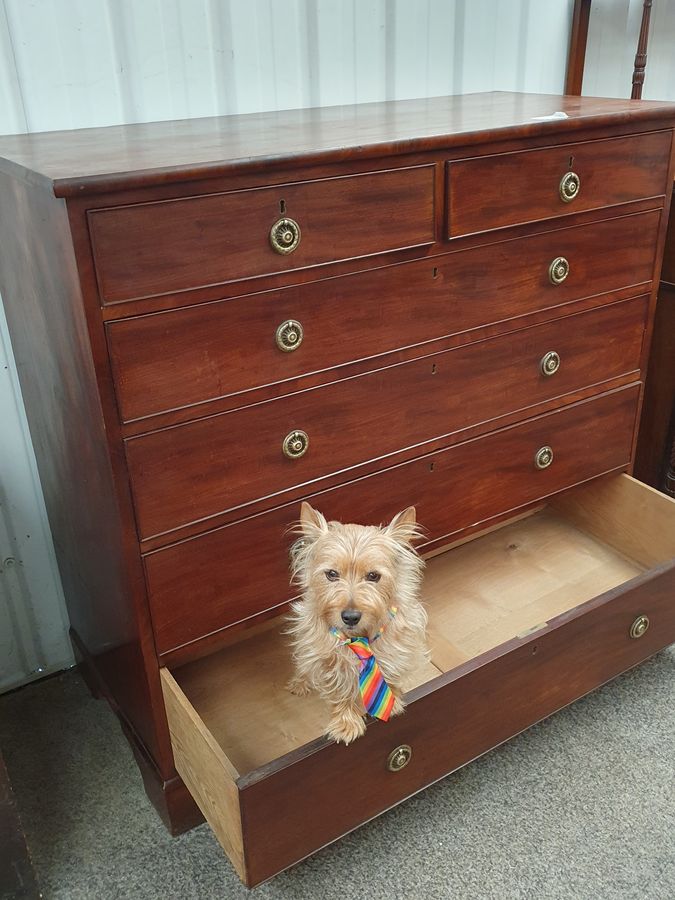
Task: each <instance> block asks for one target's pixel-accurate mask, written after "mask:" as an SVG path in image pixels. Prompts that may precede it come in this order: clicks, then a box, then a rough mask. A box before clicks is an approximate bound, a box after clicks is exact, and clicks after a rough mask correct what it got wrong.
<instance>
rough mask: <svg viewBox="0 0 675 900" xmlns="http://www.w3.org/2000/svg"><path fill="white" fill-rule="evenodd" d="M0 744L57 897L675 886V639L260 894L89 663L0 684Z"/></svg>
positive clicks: (435, 894)
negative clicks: (125, 731)
mask: <svg viewBox="0 0 675 900" xmlns="http://www.w3.org/2000/svg"><path fill="white" fill-rule="evenodd" d="M0 746H1V747H2V750H3V753H4V755H5V759H6V762H7V766H8V768H9V771H10V777H11V778H12V782H13V786H14V789H15V791H16V794H17V797H18V800H19V803H20V806H21V810H22V815H23V821H24V825H25V828H26V832H27V835H28V839H29V843H30V846H31V849H32V852H33V857H34V862H35V866H36V869H37V874H38V878H39V879H40V883H41V886H42V889H43V893H44V896H45V898H47V900H118V898H119V900H122V898H130V900H146V898H147V900H193V898H194V900H220V898H227V900H230V898H232V900H238V898H244V897H253V898H255V900H263V898H264V900H268V898H270V900H271V898H278V900H281V898H283V900H305V898H306V900H333V898H335V900H337V898H339V900H350V898H357V897H358V898H360V897H364V898H366V900H371V898H372V900H380V898H385V900H399V898H408V897H410V898H415V900H436V898H438V900H441V898H443V900H445V898H453V900H492V898H499V900H516V898H518V900H519V898H528V900H530V898H531V900H548V898H551V900H553V898H556V900H558V898H565V900H614V898H621V900H632V898H635V900H674V898H675V648H671V649H670V650H667V651H664V652H663V653H661V654H660V655H659V656H657V657H656V658H654V659H653V660H651V661H650V662H648V663H646V664H645V665H643V666H642V667H640V668H639V669H636V670H634V671H632V672H630V673H628V674H627V675H624V676H623V677H621V678H619V679H617V680H616V681H614V682H613V683H612V684H610V685H607V686H606V687H604V688H602V689H601V690H599V691H597V692H596V693H594V694H592V695H591V696H589V697H587V698H586V699H584V700H582V701H580V702H579V703H577V704H575V705H574V706H573V707H570V708H569V709H567V710H564V711H563V712H561V713H558V714H557V715H556V716H554V717H552V718H551V719H549V720H547V721H545V722H543V723H541V724H540V725H538V726H536V727H534V728H532V729H531V730H530V731H528V732H527V733H525V734H523V735H521V736H520V737H518V738H515V739H514V740H513V741H511V742H510V743H509V744H507V745H505V746H504V747H502V748H500V749H498V750H496V751H494V752H492V753H490V754H488V755H487V756H485V757H483V758H482V759H480V760H478V761H477V762H475V763H473V764H472V765H470V766H467V767H466V768H465V769H463V770H461V771H460V772H458V773H456V774H455V775H452V776H450V777H449V778H447V779H445V780H444V781H443V782H441V783H440V784H437V785H435V786H433V787H431V788H429V789H428V790H426V791H424V792H423V793H422V794H420V795H418V796H417V797H415V798H413V799H412V800H410V801H408V802H407V803H405V804H403V805H402V806H400V807H398V808H397V809H395V810H393V811H391V812H389V813H387V814H386V815H384V816H382V817H380V818H379V819H378V820H376V821H375V822H372V823H370V824H368V825H366V826H364V827H363V828H361V829H360V830H359V831H357V832H355V833H354V834H352V835H349V836H348V837H346V838H344V839H343V840H341V841H339V842H338V843H336V844H334V845H333V846H331V847H329V848H327V849H325V850H323V851H321V852H320V853H318V854H317V855H316V856H314V857H313V858H311V859H310V860H308V861H306V862H305V863H302V864H300V865H299V866H296V867H295V868H294V869H292V870H290V871H289V872H286V873H284V874H282V875H280V876H278V877H277V878H276V879H274V880H273V881H271V882H269V883H268V884H266V885H263V886H261V887H260V888H257V889H256V890H255V891H254V892H253V893H250V892H248V891H247V890H246V889H245V888H243V887H242V886H241V884H240V883H239V881H238V879H237V877H236V876H235V874H234V872H233V870H232V868H231V867H230V865H229V863H228V861H227V860H226V858H225V857H224V856H223V854H222V852H221V851H220V849H219V846H218V844H217V843H216V841H215V839H214V838H213V836H212V834H211V832H210V831H209V829H208V827H207V826H205V825H203V826H201V827H200V828H197V829H195V830H193V831H192V832H190V833H189V834H186V835H183V836H182V837H180V838H175V839H172V838H171V837H169V835H168V833H167V832H166V831H165V829H164V827H163V825H162V824H161V822H160V820H159V818H158V817H157V815H156V813H155V812H154V810H153V808H152V807H151V805H150V803H149V802H148V800H147V799H146V797H145V794H144V792H143V787H142V784H141V779H140V775H139V773H138V771H137V769H136V767H135V765H134V762H133V758H132V755H131V751H130V750H129V747H128V746H127V744H126V741H125V740H124V738H123V736H122V733H121V730H120V728H119V726H118V724H117V721H116V719H115V718H114V716H113V715H112V713H111V712H110V711H109V709H108V708H107V706H106V705H105V703H104V702H102V701H96V700H93V699H92V698H91V697H90V696H89V694H88V693H87V691H86V689H85V687H84V684H83V683H82V681H81V679H80V677H79V676H78V675H77V673H76V672H74V671H73V672H69V673H66V674H64V675H62V676H59V677H56V678H52V679H49V680H46V681H43V682H40V683H37V684H34V685H30V686H28V687H26V688H24V689H22V690H20V691H17V692H15V693H13V694H9V695H6V696H4V697H0ZM328 814H329V813H328Z"/></svg>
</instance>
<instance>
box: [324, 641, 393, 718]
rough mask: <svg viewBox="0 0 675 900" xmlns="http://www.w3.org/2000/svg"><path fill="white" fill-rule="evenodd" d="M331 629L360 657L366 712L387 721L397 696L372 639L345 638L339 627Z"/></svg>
mask: <svg viewBox="0 0 675 900" xmlns="http://www.w3.org/2000/svg"><path fill="white" fill-rule="evenodd" d="M331 630H332V631H333V633H334V634H336V635H337V636H338V637H339V638H340V643H341V644H343V645H344V646H345V647H349V649H350V650H351V651H352V652H353V653H355V654H356V655H357V656H358V658H359V691H360V693H361V699H362V700H363V705H364V706H365V708H366V712H367V713H368V714H369V715H371V716H374V717H375V718H376V719H382V721H383V722H386V721H387V720H388V719H389V716H390V715H391V711H392V708H393V706H394V700H395V697H394V695H393V693H392V690H391V688H390V687H389V685H388V684H387V682H386V681H385V680H384V677H383V675H382V672H381V671H380V667H379V666H378V664H377V660H376V659H375V654H374V653H373V651H372V650H371V649H370V640H369V639H368V638H367V637H355V638H345V636H344V635H343V634H342V633H341V632H340V631H338V630H337V628H333V629H331ZM378 637H379V635H378Z"/></svg>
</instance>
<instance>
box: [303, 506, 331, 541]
mask: <svg viewBox="0 0 675 900" xmlns="http://www.w3.org/2000/svg"><path fill="white" fill-rule="evenodd" d="M300 531H301V532H302V534H303V536H304V537H306V538H309V539H310V540H316V538H318V537H319V536H320V535H322V534H324V533H325V532H326V531H328V523H327V522H326V520H325V519H324V517H323V516H322V515H321V513H320V512H319V510H318V509H314V507H313V506H310V504H309V503H307V501H306V500H304V501H303V503H302V506H301V507H300Z"/></svg>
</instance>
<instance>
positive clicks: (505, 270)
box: [107, 211, 660, 421]
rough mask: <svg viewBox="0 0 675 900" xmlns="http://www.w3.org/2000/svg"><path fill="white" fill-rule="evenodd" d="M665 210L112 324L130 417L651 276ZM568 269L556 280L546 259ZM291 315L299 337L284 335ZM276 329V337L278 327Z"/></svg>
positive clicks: (121, 395) (124, 410) (118, 379)
mask: <svg viewBox="0 0 675 900" xmlns="http://www.w3.org/2000/svg"><path fill="white" fill-rule="evenodd" d="M659 219H660V213H659V212H658V211H652V212H647V213H640V214H638V215H633V216H624V217H621V218H617V219H609V220H607V221H605V222H597V223H594V224H592V225H583V226H577V227H575V228H567V229H561V230H559V231H556V232H548V233H546V234H540V235H535V236H533V237H529V238H519V239H517V240H510V241H502V242H500V243H498V244H494V245H492V246H481V247H476V248H473V249H471V250H463V251H460V252H459V253H452V254H446V255H444V256H440V257H435V258H434V259H433V260H422V261H417V262H412V263H402V264H399V265H397V266H389V267H386V268H382V269H376V270H374V271H373V270H371V271H368V272H363V273H359V274H357V275H348V276H343V277H340V278H329V279H325V280H324V281H321V282H320V283H318V284H317V283H310V284H303V285H295V286H293V287H289V288H284V289H282V290H279V291H266V292H264V293H260V294H253V295H251V296H247V297H238V298H235V299H233V300H221V301H218V302H215V303H208V304H204V305H202V306H193V307H188V308H185V309H179V310H172V311H169V312H163V313H156V314H153V315H147V316H139V317H136V318H132V319H126V320H122V321H118V322H113V323H110V324H109V325H108V326H107V333H108V343H109V347H110V355H111V360H112V364H113V372H114V377H115V385H116V391H117V398H118V404H119V408H120V411H121V415H122V419H123V420H124V421H131V420H133V419H139V418H143V417H145V416H150V415H153V414H155V413H161V412H164V411H167V410H171V409H177V408H180V407H185V406H190V405H193V404H197V403H202V402H204V401H208V400H213V399H216V398H218V397H223V396H227V395H231V394H236V393H239V392H241V391H246V390H249V389H251V388H255V387H259V386H262V385H269V384H273V383H275V382H282V381H286V380H288V379H293V378H297V377H298V376H302V375H307V374H308V373H311V372H317V371H320V370H327V369H331V368H333V367H334V366H340V365H343V364H345V363H348V362H350V361H354V360H362V359H367V358H372V357H374V356H377V355H378V354H382V353H386V352H388V351H392V350H395V349H397V348H399V347H405V346H411V345H414V344H421V343H424V342H425V341H430V340H433V339H435V338H440V337H443V336H445V335H451V334H454V333H459V332H462V331H467V330H469V329H472V328H477V327H480V326H481V325H487V324H491V323H494V322H499V321H500V320H504V319H509V318H513V317H517V316H522V315H526V314H528V313H532V312H536V311H538V310H543V309H547V308H550V307H555V306H559V305H560V304H564V303H567V302H568V301H571V300H577V299H580V298H582V297H587V296H593V295H595V294H601V293H603V292H607V291H612V290H617V289H619V288H624V287H627V286H631V285H637V284H645V283H646V282H649V281H650V280H651V277H652V269H653V265H654V246H655V241H656V232H657V228H658V223H659ZM560 256H563V257H565V258H566V259H567V260H568V261H569V275H568V276H567V278H566V279H565V280H564V281H563V282H561V283H559V284H554V283H553V282H552V281H551V279H550V277H549V267H550V265H551V262H552V261H553V260H554V259H555V258H557V257H560ZM285 322H287V323H288V322H295V323H298V324H299V326H300V329H302V340H301V341H298V340H297V336H298V334H300V330H299V329H298V327H297V325H296V326H290V329H291V331H293V332H294V334H295V336H296V341H293V340H292V338H293V335H292V334H291V340H290V341H289V340H288V334H289V330H288V328H286V329H284V327H283V326H284V323H285ZM279 329H281V332H280V333H279V337H278V338H277V332H278V330H279Z"/></svg>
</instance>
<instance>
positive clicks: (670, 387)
mask: <svg viewBox="0 0 675 900" xmlns="http://www.w3.org/2000/svg"><path fill="white" fill-rule="evenodd" d="M674 426H675V217H674V216H671V217H670V220H669V222H668V230H667V233H666V240H665V249H664V254H663V270H662V272H661V284H660V287H659V294H658V300H657V303H656V312H655V315H654V335H653V338H652V348H651V354H650V357H649V367H648V370H647V379H646V384H645V397H644V404H643V408H642V415H641V418H640V431H639V435H638V442H637V447H636V451H635V475H636V477H637V478H640V479H641V480H642V481H644V482H646V483H647V484H650V485H652V487H655V488H658V489H659V490H669V492H670V491H672V490H673V488H675V485H673V484H672V483H671V482H672V475H670V476H669V474H668V473H669V470H670V469H671V468H672V465H673V462H672V461H675V457H674V453H675V443H674V439H675V433H673V427H674ZM671 434H672V435H673V437H672V438H671ZM671 460H672V461H671Z"/></svg>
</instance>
